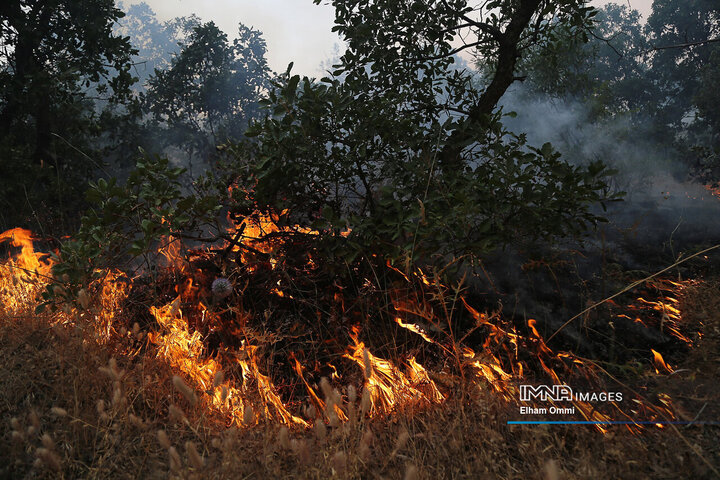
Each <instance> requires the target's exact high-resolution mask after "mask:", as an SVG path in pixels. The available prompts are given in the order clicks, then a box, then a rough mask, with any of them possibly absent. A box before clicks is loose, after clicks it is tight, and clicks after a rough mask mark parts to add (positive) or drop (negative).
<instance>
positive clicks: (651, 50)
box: [636, 38, 720, 57]
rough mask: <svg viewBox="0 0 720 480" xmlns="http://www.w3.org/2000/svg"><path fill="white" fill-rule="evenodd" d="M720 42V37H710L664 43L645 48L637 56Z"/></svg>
mask: <svg viewBox="0 0 720 480" xmlns="http://www.w3.org/2000/svg"><path fill="white" fill-rule="evenodd" d="M717 42H720V38H708V39H707V40H701V41H699V42H688V43H678V44H675V45H664V46H662V47H652V48H649V49H647V50H644V51H642V52H640V53H638V54H637V55H636V57H639V56H640V55H645V54H646V53H650V52H656V51H659V50H670V49H673V48H691V47H698V46H700V45H707V44H708V43H717Z"/></svg>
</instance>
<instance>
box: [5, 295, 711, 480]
mask: <svg viewBox="0 0 720 480" xmlns="http://www.w3.org/2000/svg"><path fill="white" fill-rule="evenodd" d="M717 292H718V287H717V285H715V284H710V283H708V284H706V285H705V286H702V287H698V288H696V289H695V290H693V291H692V292H690V295H691V296H690V298H689V299H687V300H686V303H687V305H688V308H687V310H688V313H687V315H688V318H690V319H693V321H696V322H698V324H702V327H703V328H704V329H705V331H706V335H705V336H704V337H703V338H704V341H705V342H707V343H706V344H704V345H700V346H698V348H697V349H696V350H695V351H694V353H693V354H691V355H690V356H689V357H688V359H687V360H686V363H687V364H686V365H683V366H682V367H683V368H685V369H687V370H689V371H693V372H695V375H694V377H691V375H689V374H688V375H685V376H683V377H682V382H685V383H682V382H681V383H680V385H681V387H680V388H682V389H683V390H684V391H686V390H687V388H689V386H690V385H691V384H692V385H696V386H697V381H698V379H701V380H703V382H704V383H702V388H704V389H705V390H706V391H705V394H706V396H708V398H710V399H711V400H710V401H712V399H714V398H716V397H712V396H711V395H713V394H714V395H716V394H717V391H718V390H717V389H718V387H717V386H715V390H714V393H713V392H709V391H707V389H708V388H709V384H710V383H712V382H710V380H711V379H715V378H717V373H718V371H717V370H718V365H720V363H718V358H720V355H719V354H718V350H717V345H718V343H717V340H718V338H720V329H719V326H720V321H719V320H718V318H717V312H718V311H720V308H716V307H718V306H720V296H719V295H718V294H717ZM693 299H695V300H693ZM50 319H51V317H46V316H34V315H24V316H23V315H19V316H11V315H9V314H5V315H4V318H0V364H1V365H3V368H2V369H0V425H1V427H0V432H2V435H1V436H0V478H167V477H168V476H172V477H177V478H405V479H408V480H410V479H412V480H414V479H420V478H425V479H434V478H498V479H545V480H556V479H599V478H621V479H624V478H632V479H643V478H647V479H650V478H652V479H656V478H668V479H670V478H691V477H694V478H698V479H702V478H712V476H713V472H712V470H711V466H715V468H717V466H718V465H720V452H719V451H718V449H719V447H718V445H720V429H718V428H716V427H691V428H678V429H675V428H669V429H668V428H666V429H658V428H650V429H647V430H645V431H644V432H642V433H640V434H638V435H634V434H632V433H630V432H629V431H628V430H627V429H625V428H624V427H616V428H613V429H611V430H610V432H609V433H607V434H605V435H603V434H601V433H599V432H598V431H596V430H595V429H594V428H592V427H584V426H508V425H507V423H506V422H507V420H508V419H509V418H513V417H512V415H513V414H514V413H515V407H514V406H509V405H507V404H505V403H503V402H502V401H500V400H498V399H497V398H496V397H495V396H494V395H493V393H492V392H490V391H487V390H484V389H483V388H481V387H478V386H471V385H468V386H467V387H465V389H461V390H459V391H457V392H456V393H455V394H454V395H453V396H452V397H451V399H450V400H449V401H447V402H446V403H445V404H443V405H442V406H437V407H433V408H432V410H427V411H424V412H420V413H415V414H413V415H411V414H399V415H397V416H394V417H392V418H384V419H382V418H377V419H374V420H372V421H364V420H360V419H356V420H355V421H351V422H348V423H344V424H341V425H339V426H336V427H333V426H327V425H325V424H324V423H322V422H319V423H316V425H315V427H314V428H312V429H310V430H308V431H291V430H288V429H287V428H286V427H281V426H278V425H268V424H264V425H260V426H253V427H251V428H245V429H238V428H235V427H233V428H227V427H226V425H225V421H226V419H224V418H222V417H221V416H219V414H214V415H211V414H209V413H208V412H207V411H204V410H203V409H202V405H201V403H202V402H198V401H197V397H196V394H201V392H195V391H194V390H193V389H192V388H191V387H189V386H188V385H187V384H186V383H185V382H184V381H183V379H182V378H181V377H177V376H176V375H177V372H173V371H172V370H171V369H170V368H169V367H168V366H167V365H166V364H164V363H162V362H161V361H160V360H158V359H157V357H156V355H154V354H152V352H150V351H149V350H148V351H145V350H143V349H149V348H150V347H148V346H147V344H144V343H143V342H138V341H137V339H135V337H134V336H133V335H134V333H133V332H124V336H123V337H122V338H119V339H117V338H116V339H115V341H113V342H108V343H105V342H103V343H104V344H103V345H101V344H99V343H98V342H97V341H94V337H93V333H92V331H91V329H89V328H87V329H80V328H78V327H76V326H74V325H73V324H66V325H55V326H50ZM136 333H137V332H135V334H136ZM713 349H714V351H713ZM130 353H132V354H130ZM693 362H694V363H693ZM221 380H222V379H220V382H221ZM667 382H668V383H667V384H665V385H660V386H659V388H666V389H667V390H668V391H669V392H673V388H672V382H673V379H672V378H670V379H667ZM693 382H695V383H693ZM698 388H700V387H698ZM679 394H680V393H678V395H679ZM328 395H332V392H330V393H328ZM681 400H682V399H681ZM706 403H707V402H706ZM692 407H693V405H691V406H690V407H687V406H686V408H692ZM706 408H711V407H706ZM695 411H697V410H695ZM250 412H251V413H250V414H251V415H252V411H251V410H250ZM246 423H248V424H251V423H254V422H253V421H252V419H249V420H248V421H247V422H246Z"/></svg>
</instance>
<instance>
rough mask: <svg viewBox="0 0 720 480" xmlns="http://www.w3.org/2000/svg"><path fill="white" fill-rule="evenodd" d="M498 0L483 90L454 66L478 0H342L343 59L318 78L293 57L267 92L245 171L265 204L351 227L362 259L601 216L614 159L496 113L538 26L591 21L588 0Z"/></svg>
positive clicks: (488, 243)
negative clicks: (566, 146) (530, 135)
mask: <svg viewBox="0 0 720 480" xmlns="http://www.w3.org/2000/svg"><path fill="white" fill-rule="evenodd" d="M490 3H493V7H498V8H499V13H498V12H495V13H493V15H492V16H490V17H488V20H487V22H486V23H480V22H475V23H474V24H473V26H474V27H475V28H477V32H478V35H479V36H480V38H481V41H480V42H479V43H478V44H477V45H475V46H477V47H478V51H479V52H480V53H481V54H482V55H484V58H485V59H486V61H487V62H488V66H489V68H488V71H489V72H491V74H490V77H489V78H488V79H487V81H486V82H484V83H485V86H484V88H478V87H477V84H478V82H473V81H472V80H473V77H472V75H471V73H470V72H468V71H467V70H464V69H459V68H452V64H453V62H454V57H453V54H454V53H455V49H454V48H453V47H452V46H451V40H452V38H453V37H454V33H453V32H455V30H457V29H458V28H459V26H460V25H461V24H463V23H466V22H468V20H466V19H467V18H468V17H467V16H468V14H469V13H470V12H471V10H472V8H470V7H469V6H467V4H466V2H458V1H455V2H445V1H441V2H430V5H428V2H381V1H377V2H357V1H336V2H334V5H335V7H336V11H337V18H336V26H335V30H336V31H338V32H339V33H341V34H342V35H344V36H345V38H346V40H347V42H348V50H347V51H346V53H345V55H344V56H343V57H342V58H341V59H340V63H339V65H336V70H335V71H334V72H332V74H331V76H329V77H327V78H323V79H321V80H319V81H314V80H311V79H308V78H303V79H301V78H300V77H299V76H297V75H291V70H290V69H288V71H287V72H286V74H285V75H284V76H283V77H282V78H281V79H280V81H279V82H276V83H275V84H274V87H275V89H274V91H273V92H271V93H270V94H269V96H268V98H267V99H266V100H265V101H263V102H262V103H263V105H264V106H265V107H266V108H267V109H268V112H269V114H270V115H269V116H268V117H267V118H266V119H265V120H264V121H262V122H258V123H256V124H255V125H254V126H253V127H251V129H250V130H249V132H248V135H252V136H254V137H256V138H257V140H258V143H257V145H256V146H254V147H251V148H250V151H249V155H250V158H251V160H250V161H249V162H247V163H246V164H245V166H244V168H243V169H242V170H241V172H242V173H241V177H242V180H243V182H245V183H246V184H249V185H252V186H253V197H254V199H255V201H256V202H257V204H258V206H259V207H260V208H261V209H264V210H272V211H278V212H279V211H283V210H285V209H289V212H290V213H289V217H288V221H291V222H297V223H300V224H310V225H312V226H313V227H315V228H318V229H323V230H325V231H327V232H335V233H337V232H338V231H339V230H342V229H345V228H350V229H351V233H350V236H349V238H348V242H347V244H346V247H349V248H348V251H347V252H346V253H347V254H348V255H349V256H351V257H354V256H355V255H357V254H358V253H359V252H363V251H366V249H368V247H370V246H372V251H373V252H376V251H377V250H378V248H380V251H377V253H381V254H387V255H390V256H393V257H396V258H398V257H401V258H402V257H405V258H413V259H423V260H425V261H427V260H430V258H431V256H432V255H433V254H439V255H445V254H448V253H449V254H454V255H462V254H477V253H482V252H485V251H488V250H490V249H493V248H496V247H498V246H502V245H506V244H508V243H511V242H512V241H514V240H516V239H518V238H520V237H528V238H547V237H552V236H554V235H566V234H572V233H579V232H581V231H583V230H584V229H585V228H586V227H587V226H589V225H591V224H593V223H595V222H596V221H598V220H599V218H598V217H597V216H595V215H593V214H592V213H590V210H589V205H590V204H592V203H594V202H597V201H600V200H602V199H604V198H606V193H607V192H605V184H604V183H603V180H602V177H603V175H604V174H605V172H604V169H603V167H602V166H601V165H599V164H593V165H591V166H590V167H588V168H581V167H573V166H571V165H569V164H567V163H565V162H564V161H562V160H560V158H559V155H558V154H557V153H556V152H554V151H553V149H552V147H551V146H550V145H549V144H548V145H544V146H543V147H542V148H539V149H536V148H532V147H530V146H528V145H526V141H525V139H524V138H523V137H522V136H517V135H513V134H511V133H509V132H507V131H505V129H504V128H503V127H502V124H501V122H500V119H501V114H500V113H499V112H494V109H495V106H496V103H497V100H498V99H499V98H500V96H501V95H502V92H504V89H505V88H507V86H508V85H509V84H510V83H512V81H513V78H514V73H513V71H514V68H515V61H516V58H515V55H516V54H517V53H518V52H519V51H520V50H521V48H523V45H525V44H527V43H528V42H529V43H532V40H531V39H530V35H531V34H533V33H534V34H536V35H538V36H540V38H543V37H542V36H543V35H546V34H549V31H550V30H549V27H548V25H549V24H548V23H547V22H542V21H541V20H542V19H543V18H545V17H546V16H552V15H556V16H557V17H558V18H560V19H562V20H563V21H565V22H566V24H567V25H568V26H573V25H574V26H576V27H579V26H582V25H584V22H585V21H586V19H587V16H588V15H589V9H585V8H583V7H582V6H581V5H579V4H577V3H576V2H552V3H551V4H550V5H548V6H547V8H540V6H539V2H519V3H518V4H512V6H511V5H510V4H508V3H504V2H490ZM533 25H534V27H533ZM525 29H527V30H525ZM508 52H509V53H510V54H511V55H510V57H507V55H508ZM508 69H509V79H508V78H507V77H508ZM252 207H254V206H252ZM246 208H247V209H249V208H251V206H250V205H246ZM332 238H338V236H337V235H334V236H332Z"/></svg>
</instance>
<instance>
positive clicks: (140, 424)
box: [128, 413, 145, 430]
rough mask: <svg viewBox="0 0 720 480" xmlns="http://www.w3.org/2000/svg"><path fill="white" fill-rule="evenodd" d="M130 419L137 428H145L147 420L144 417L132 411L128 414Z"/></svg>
mask: <svg viewBox="0 0 720 480" xmlns="http://www.w3.org/2000/svg"><path fill="white" fill-rule="evenodd" d="M128 420H129V421H130V423H131V424H132V425H133V426H134V427H135V428H139V429H140V430H142V429H144V428H145V422H143V420H142V418H140V417H138V416H136V415H133V414H132V413H131V414H129V415H128Z"/></svg>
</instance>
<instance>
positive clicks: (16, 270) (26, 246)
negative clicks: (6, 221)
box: [0, 228, 52, 314]
mask: <svg viewBox="0 0 720 480" xmlns="http://www.w3.org/2000/svg"><path fill="white" fill-rule="evenodd" d="M2 243H9V245H10V246H11V247H20V253H19V254H17V255H14V256H11V257H10V258H9V259H8V261H6V262H4V263H0V295H1V296H2V300H3V301H2V306H0V311H6V312H8V313H10V314H16V313H18V312H20V311H22V310H23V309H26V308H27V306H28V305H30V304H32V303H34V299H35V296H36V295H37V293H38V291H39V289H40V288H41V287H42V286H44V285H45V284H47V281H48V279H49V275H50V270H51V268H52V261H51V260H50V258H49V255H47V254H42V253H39V252H36V251H35V247H34V246H33V234H32V232H30V231H29V230H25V229H22V228H14V229H12V230H8V231H6V232H4V233H2V234H0V244H2Z"/></svg>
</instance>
